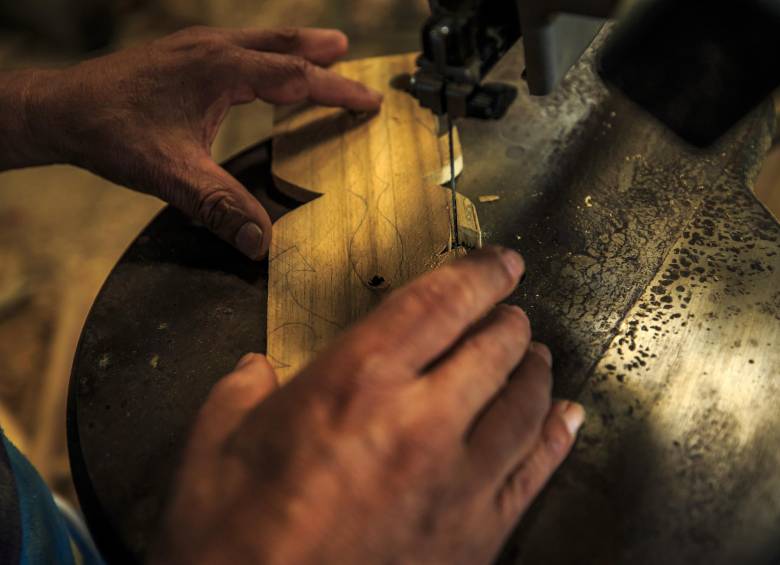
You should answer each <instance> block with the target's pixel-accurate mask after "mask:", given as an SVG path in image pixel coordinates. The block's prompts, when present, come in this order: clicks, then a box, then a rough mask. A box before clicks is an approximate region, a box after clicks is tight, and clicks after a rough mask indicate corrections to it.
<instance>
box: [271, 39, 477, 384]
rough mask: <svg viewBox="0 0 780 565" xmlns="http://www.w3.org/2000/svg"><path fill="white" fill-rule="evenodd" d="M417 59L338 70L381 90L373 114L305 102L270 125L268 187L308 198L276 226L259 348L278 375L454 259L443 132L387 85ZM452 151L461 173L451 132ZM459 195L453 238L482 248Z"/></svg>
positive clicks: (286, 375)
mask: <svg viewBox="0 0 780 565" xmlns="http://www.w3.org/2000/svg"><path fill="white" fill-rule="evenodd" d="M415 57H416V55H415V54H409V55H399V56H392V57H382V58H374V59H364V60H360V61H353V62H349V63H343V64H340V65H338V66H336V67H335V70H336V71H337V72H339V73H341V74H343V75H345V76H348V77H350V78H353V79H355V80H359V81H361V82H363V83H365V84H368V85H369V86H371V87H373V88H376V89H377V90H380V91H382V92H383V93H384V95H385V100H384V103H383V105H382V108H381V110H380V111H379V112H378V113H377V114H374V115H362V116H359V115H355V114H353V113H350V112H347V111H344V110H341V109H336V108H310V109H307V110H305V111H303V112H301V113H298V114H296V115H294V116H291V117H289V118H288V119H286V120H285V121H284V122H282V123H280V124H279V125H278V127H277V130H276V132H275V138H274V145H273V163H272V172H273V175H274V179H275V180H276V184H277V186H278V187H279V189H280V190H282V191H283V192H285V193H286V194H288V195H290V196H292V197H294V198H296V199H298V200H300V201H302V202H306V201H309V202H308V203H307V204H305V205H303V206H301V207H299V208H297V209H296V210H294V211H293V212H291V213H289V214H287V215H285V216H283V217H282V218H281V219H280V220H279V221H277V223H276V225H275V226H274V239H273V243H272V244H271V250H270V255H269V271H270V272H269V286H268V346H267V353H268V357H269V359H270V360H271V362H272V364H273V365H274V366H275V368H276V370H277V374H278V375H279V378H280V380H281V381H282V382H285V381H286V380H288V379H290V378H291V377H292V376H293V375H294V374H295V373H296V372H297V371H298V370H299V369H300V368H302V367H303V366H304V365H305V364H306V363H307V362H308V361H309V360H310V359H311V358H312V356H314V355H315V354H316V353H318V352H319V351H321V350H322V349H323V348H324V347H325V346H326V345H327V344H328V343H329V342H330V341H331V340H332V338H333V337H334V336H336V335H337V334H338V333H339V332H341V331H342V330H343V329H345V328H346V327H347V326H349V325H350V323H352V322H353V321H355V320H356V319H357V318H359V317H361V316H362V315H363V314H365V313H366V312H368V311H369V310H371V309H372V308H373V307H374V306H375V305H376V304H377V303H378V302H379V301H380V300H381V299H382V297H383V296H384V295H385V294H386V293H387V292H389V291H390V290H392V289H394V288H398V287H399V286H401V285H403V284H404V283H406V282H407V281H409V280H410V279H412V278H414V277H416V276H417V275H419V274H421V273H423V272H426V271H429V270H431V269H433V268H434V267H436V266H437V265H439V264H440V263H442V262H443V261H445V260H447V259H448V258H449V257H451V256H452V255H453V250H452V241H451V240H452V237H451V221H450V215H451V211H450V191H449V190H448V189H445V188H443V187H441V186H440V185H441V184H442V183H445V182H449V180H450V174H449V148H448V145H447V143H446V136H444V137H441V138H440V137H439V136H438V132H437V123H436V119H435V118H434V116H433V115H432V114H431V113H430V112H428V111H427V110H424V109H422V108H420V107H419V105H418V104H417V101H416V100H414V99H413V98H412V97H411V96H409V95H408V94H406V93H405V92H403V91H402V90H399V89H396V88H394V87H393V86H391V82H393V81H394V79H396V78H397V77H399V76H402V75H404V74H406V73H410V72H412V71H413V70H414V61H415ZM455 153H456V174H458V173H459V172H460V170H461V169H462V167H463V160H462V157H461V153H460V142H459V140H458V138H457V132H456V138H455ZM318 195H323V196H321V197H319V198H316V199H314V198H315V197H316V196H318ZM312 199H314V200H313V201H312ZM459 200H460V202H459V206H458V209H459V223H460V225H461V226H462V227H461V229H460V234H461V240H467V241H469V242H470V245H471V246H478V245H480V243H481V240H480V231H479V223H478V220H477V216H476V211H475V209H474V206H473V204H472V203H471V202H470V201H468V200H467V199H465V198H462V197H459Z"/></svg>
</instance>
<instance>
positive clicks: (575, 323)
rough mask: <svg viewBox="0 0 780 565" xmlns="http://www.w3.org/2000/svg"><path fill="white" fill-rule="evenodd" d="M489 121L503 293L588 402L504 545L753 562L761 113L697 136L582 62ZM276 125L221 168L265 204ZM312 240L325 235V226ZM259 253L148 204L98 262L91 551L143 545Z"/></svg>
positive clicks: (83, 466) (480, 165) (769, 490)
mask: <svg viewBox="0 0 780 565" xmlns="http://www.w3.org/2000/svg"><path fill="white" fill-rule="evenodd" d="M592 62H593V53H590V54H588V56H587V57H585V59H584V60H583V61H582V62H581V63H580V64H578V66H577V67H575V68H574V69H573V70H572V71H571V72H570V73H569V75H568V77H567V78H566V80H565V82H564V84H563V85H562V87H561V88H560V90H559V91H558V92H557V93H556V94H554V95H553V96H552V97H550V98H545V99H542V100H537V99H533V98H531V97H529V96H527V94H525V92H526V91H525V90H524V86H523V84H522V82H521V81H520V80H519V74H520V71H521V70H522V67H523V66H522V52H520V51H519V50H518V51H515V52H513V53H512V54H511V56H508V57H507V58H506V59H505V60H504V61H503V62H502V63H501V65H500V66H499V67H498V68H497V69H496V70H495V71H494V75H493V78H496V79H500V80H504V81H511V82H514V83H516V84H517V85H518V86H519V88H520V89H521V94H520V96H519V99H518V101H517V102H516V103H515V104H514V106H513V107H512V108H511V110H510V113H509V115H508V116H507V117H506V118H505V119H504V120H503V121H500V122H470V121H466V122H464V123H463V124H461V125H460V131H461V139H462V145H463V153H464V159H465V169H464V170H465V173H464V175H463V177H462V181H461V182H460V183H459V188H460V189H461V190H462V191H463V192H464V193H465V194H466V195H467V196H469V197H470V198H472V200H474V201H475V202H476V201H477V196H478V195H480V194H496V195H498V196H500V199H499V200H498V201H496V202H492V203H485V204H479V203H477V207H478V212H479V217H480V221H481V224H482V226H483V229H484V235H485V240H486V241H487V242H488V243H501V244H503V245H506V246H511V247H514V248H516V249H518V250H520V251H521V252H522V253H523V255H524V256H525V259H526V263H527V267H528V275H527V277H526V279H525V280H524V282H523V283H522V285H521V286H520V287H519V289H518V290H517V291H516V292H515V294H514V295H513V296H512V297H511V302H513V303H516V304H519V305H521V306H522V307H523V308H525V309H526V310H527V312H528V314H529V316H530V318H531V321H532V323H533V327H534V332H535V337H536V339H539V340H543V341H544V342H546V343H548V344H549V345H550V347H551V349H552V350H553V353H554V354H555V376H556V383H555V389H556V394H557V395H560V396H565V397H570V398H577V399H579V400H580V401H581V402H583V403H584V404H585V406H586V408H587V409H588V411H589V418H588V422H587V423H586V426H585V428H584V429H583V431H582V433H581V436H580V439H579V441H578V444H577V447H576V449H575V452H574V453H573V455H572V457H571V458H570V459H569V460H568V461H567V462H566V463H565V465H564V466H563V468H562V469H561V472H560V473H559V474H557V475H556V477H555V479H554V480H553V481H552V484H551V485H550V487H549V488H548V489H547V491H546V492H545V493H544V494H543V496H542V497H541V498H540V499H539V500H538V502H537V503H536V504H535V505H534V506H533V508H532V509H531V511H530V512H529V513H528V514H527V516H526V517H525V518H524V520H523V522H522V524H521V527H520V528H519V530H518V531H517V533H516V534H515V535H514V536H513V537H512V539H511V541H510V543H509V544H508V545H507V547H506V548H505V550H504V552H503V554H502V557H501V559H502V560H503V562H505V563H523V564H558V563H577V564H586V563H599V564H602V563H665V564H674V563H708V564H715V563H768V562H772V560H773V559H774V558H775V557H777V556H778V555H780V534H778V532H780V449H778V447H779V446H780V409H778V408H777V406H778V400H780V343H778V339H779V338H778V336H779V335H780V284H778V283H780V277H778V275H777V272H778V270H780V227H778V224H777V223H776V222H775V221H774V220H773V219H772V217H771V216H770V214H769V213H768V212H767V211H766V210H765V209H764V208H763V207H762V206H761V204H760V203H759V202H758V201H757V200H756V199H755V198H754V197H753V195H752V193H751V192H750V186H751V184H752V182H753V180H754V178H755V176H756V174H757V171H758V168H759V166H760V164H761V161H762V160H763V156H764V154H765V152H766V150H767V148H768V147H769V144H770V140H771V135H772V127H773V114H772V109H771V106H770V105H769V104H766V105H764V106H762V107H760V108H758V109H757V110H756V111H755V112H753V113H752V114H751V115H750V116H749V117H748V118H746V119H745V120H744V121H743V122H742V123H741V124H739V126H738V127H737V128H735V130H734V131H732V132H731V133H730V134H729V135H728V136H727V137H726V138H724V139H723V140H722V141H721V142H720V143H719V144H718V145H717V146H716V147H713V148H711V149H709V150H707V151H703V152H702V151H694V150H692V149H689V148H687V147H685V146H683V145H682V144H681V143H679V142H678V141H677V140H676V139H674V138H673V136H672V135H671V134H670V133H668V132H667V131H665V130H664V129H663V128H662V127H661V126H660V125H658V124H657V123H655V122H653V121H652V120H651V119H650V118H648V117H646V116H644V115H643V114H642V113H641V112H639V111H638V110H637V109H636V108H635V107H633V106H632V105H631V104H630V103H628V102H626V101H624V100H622V99H621V98H619V97H616V96H613V95H612V94H610V93H609V92H608V91H607V90H606V89H605V88H604V87H603V86H602V85H601V83H600V82H599V81H598V80H597V79H596V77H595V76H594V73H593V70H592ZM269 163H270V144H269V143H263V144H261V145H258V146H257V147H255V148H253V149H251V150H249V151H247V152H245V153H244V154H242V155H241V156H239V157H237V158H236V159H233V160H232V161H231V162H229V163H228V164H227V168H228V169H229V170H231V171H232V172H233V173H234V174H235V175H236V176H237V177H238V178H239V179H240V180H241V181H242V182H243V183H244V184H245V185H246V186H247V187H249V188H250V189H251V190H252V191H253V192H254V193H255V194H256V195H257V196H258V198H260V199H261V200H262V201H263V203H264V204H265V205H266V207H267V208H268V209H269V211H270V212H271V214H272V216H273V217H279V216H280V215H281V214H283V213H284V212H285V211H286V210H289V209H290V207H292V206H293V205H294V204H293V203H292V202H290V201H288V200H285V198H284V197H282V196H281V195H280V194H279V193H278V192H276V191H275V190H274V188H273V184H272V180H271V177H270V171H269ZM323 237H325V234H323ZM266 277H267V264H266V263H253V262H250V261H248V260H246V259H244V258H243V257H242V256H240V255H239V254H238V253H237V252H235V251H234V250H232V249H231V248H230V247H228V246H227V245H225V244H224V243H222V242H221V241H219V240H218V239H216V238H215V237H213V236H211V235H209V234H208V233H207V232H206V231H205V230H204V229H203V228H201V227H197V226H194V225H192V224H191V223H189V222H188V221H187V220H186V219H185V218H184V217H183V216H182V215H181V214H179V213H178V212H176V211H174V210H172V209H170V208H168V209H166V210H164V211H163V212H162V213H161V214H160V215H159V216H158V217H157V218H156V219H155V220H154V221H153V222H152V223H151V224H150V225H149V226H148V227H147V228H146V229H145V230H144V231H143V233H142V234H141V235H140V236H139V237H138V238H137V239H136V241H135V242H134V243H133V244H132V246H131V247H130V248H129V249H128V251H127V252H126V253H125V255H124V256H123V257H122V259H121V260H120V261H119V263H118V264H117V266H116V267H115V268H114V270H113V272H112V273H111V275H110V277H109V279H108V280H107V281H106V283H105V286H104V287H103V289H102V291H101V293H100V295H99V297H98V299H97V300H96V302H95V305H94V306H93V308H92V311H91V313H90V315H89V318H88V320H87V322H86V325H85V327H84V331H83V334H82V337H81V342H80V345H79V348H78V352H77V354H76V358H75V363H74V367H73V374H72V379H71V385H70V396H69V405H68V437H69V445H70V454H71V460H72V468H73V476H74V480H75V483H76V487H77V490H78V493H79V496H80V499H81V501H82V505H83V508H84V511H85V514H86V516H87V519H88V522H89V525H90V527H91V528H92V530H93V531H94V533H95V536H96V538H97V541H98V544H99V545H100V548H101V549H102V550H103V552H104V553H105V554H106V556H107V557H108V558H109V559H110V560H111V561H115V562H137V561H140V558H141V557H142V556H143V554H144V551H145V550H146V549H147V547H148V546H149V543H150V540H151V536H152V533H153V531H154V529H155V523H156V520H157V519H158V517H159V514H160V510H161V506H162V504H163V502H164V498H165V495H166V493H167V491H168V488H169V485H170V482H171V477H172V472H173V470H174V467H175V465H176V461H177V457H178V455H179V450H180V448H181V446H182V444H183V442H184V440H185V438H186V432H187V429H188V426H189V425H190V423H191V422H192V419H193V417H194V415H195V413H196V411H197V409H198V407H199V406H200V405H201V403H202V402H203V400H204V398H205V397H206V395H207V393H208V391H209V388H210V387H211V386H212V384H213V383H214V382H215V381H216V380H217V379H218V378H219V377H221V376H222V375H224V374H225V373H227V372H228V371H229V370H230V369H231V368H232V367H233V365H234V364H235V362H236V361H237V360H238V358H239V357H240V356H241V355H242V354H243V353H245V352H247V351H264V347H265V309H266V281H267V278H266Z"/></svg>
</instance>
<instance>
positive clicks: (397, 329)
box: [345, 247, 525, 372]
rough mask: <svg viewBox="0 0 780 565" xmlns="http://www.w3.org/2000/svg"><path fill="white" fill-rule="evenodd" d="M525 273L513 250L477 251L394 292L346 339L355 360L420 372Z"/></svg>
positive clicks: (521, 260)
mask: <svg viewBox="0 0 780 565" xmlns="http://www.w3.org/2000/svg"><path fill="white" fill-rule="evenodd" d="M524 271H525V263H524V262H523V259H522V257H521V256H520V255H519V254H518V253H516V252H515V251H512V250H510V249H505V248H502V247H487V248H485V249H481V250H479V251H474V252H472V253H470V254H469V255H467V256H466V257H464V258H462V259H459V260H457V261H454V262H453V263H450V264H448V265H445V266H443V267H440V268H439V269H437V270H435V271H433V272H431V273H428V274H426V275H423V276H422V277H420V278H418V279H417V280H415V281H413V282H411V283H410V284H408V285H407V286H405V287H403V288H401V289H399V290H397V291H396V292H394V293H393V294H391V295H390V296H389V297H388V298H387V300H385V301H384V302H383V303H382V304H380V305H379V306H378V307H377V308H376V309H375V310H374V311H373V312H372V313H371V314H369V315H368V316H367V317H366V318H364V319H363V321H362V322H359V323H358V324H357V325H355V326H354V327H353V328H352V329H351V330H350V331H349V332H348V334H347V336H345V338H346V339H348V340H349V341H350V344H351V346H352V347H351V349H352V351H353V352H354V353H355V354H356V355H357V356H366V357H368V358H372V359H377V358H382V357H383V358H386V359H387V360H388V361H392V362H394V363H396V364H401V365H402V366H403V367H405V368H407V369H408V370H411V371H414V372H419V371H421V370H423V369H424V368H425V367H426V366H428V365H429V364H431V363H432V362H433V361H435V360H436V359H438V358H439V357H441V355H442V354H444V353H445V352H446V351H447V350H448V349H449V348H450V347H451V346H452V345H453V344H454V343H455V341H456V340H458V338H460V337H461V336H462V335H463V334H464V332H465V331H466V330H467V329H468V328H469V327H470V326H471V325H472V324H473V323H474V322H476V321H477V320H479V319H480V318H481V317H482V316H483V315H484V314H485V313H486V312H488V311H489V310H490V308H492V307H493V306H494V305H495V304H496V303H497V302H499V301H500V300H502V299H504V298H506V297H507V296H508V295H509V294H510V293H511V292H512V290H513V289H514V288H515V286H516V285H517V283H518V281H519V280H520V277H521V276H522V274H523V272H524Z"/></svg>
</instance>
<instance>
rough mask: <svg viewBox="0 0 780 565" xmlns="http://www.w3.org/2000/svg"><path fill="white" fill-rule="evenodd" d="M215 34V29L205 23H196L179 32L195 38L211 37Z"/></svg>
mask: <svg viewBox="0 0 780 565" xmlns="http://www.w3.org/2000/svg"><path fill="white" fill-rule="evenodd" d="M213 34H214V30H213V29H211V28H210V27H208V26H204V25H194V26H189V27H186V28H184V29H183V30H181V31H180V32H179V35H182V36H189V37H194V38H201V37H209V36H212V35H213Z"/></svg>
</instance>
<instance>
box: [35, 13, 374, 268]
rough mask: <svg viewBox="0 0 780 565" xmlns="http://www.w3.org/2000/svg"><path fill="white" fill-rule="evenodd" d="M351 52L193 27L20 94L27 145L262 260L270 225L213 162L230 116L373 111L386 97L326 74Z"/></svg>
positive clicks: (329, 44) (282, 36)
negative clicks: (307, 108)
mask: <svg viewBox="0 0 780 565" xmlns="http://www.w3.org/2000/svg"><path fill="white" fill-rule="evenodd" d="M346 51H347V38H346V36H345V35H344V34H342V33H341V32H338V31H333V30H323V29H287V30H277V31H267V30H250V29H241V30H238V29H235V30H228V29H210V28H191V29H187V30H184V31H181V32H179V33H175V34H173V35H170V36H168V37H165V38H162V39H159V40H157V41H154V42H152V43H150V44H148V45H143V46H140V47H135V48H131V49H127V50H124V51H120V52H117V53H114V54H112V55H108V56H106V57H100V58H97V59H92V60H89V61H86V62H84V63H81V64H79V65H76V66H75V67H72V68H68V69H64V70H61V71H35V72H33V73H30V74H29V81H28V84H27V86H26V88H25V90H24V91H25V92H26V98H27V104H26V106H27V109H28V111H27V121H28V122H29V123H28V126H27V129H28V130H29V133H30V136H31V137H32V138H33V139H35V140H36V143H38V144H45V146H44V147H41V149H40V150H41V152H43V153H44V154H45V155H44V156H40V155H39V156H36V157H37V158H36V161H37V163H50V162H59V163H62V162H64V163H69V164H73V165H77V166H80V167H83V168H86V169H89V170H91V171H93V172H95V173H97V174H99V175H101V176H103V177H105V178H107V179H109V180H111V181H114V182H116V183H119V184H122V185H124V186H127V187H130V188H133V189H136V190H140V191H142V192H147V193H150V194H154V195H155V196H158V197H160V198H162V199H163V200H165V201H167V202H169V203H171V204H173V205H174V206H176V207H177V208H179V209H180V210H181V211H183V212H184V213H185V214H187V215H188V216H190V217H191V218H192V219H194V220H195V221H198V222H200V223H201V224H203V225H205V226H206V227H208V228H209V229H210V230H211V231H212V232H214V233H215V234H217V235H218V236H219V237H221V238H222V239H224V240H225V241H227V242H228V243H230V244H232V245H234V246H236V247H237V248H238V249H239V250H240V251H242V252H243V253H244V254H245V255H247V256H249V257H251V258H253V259H259V258H261V257H262V256H264V255H265V253H266V252H267V250H268V246H269V244H270V235H271V220H270V219H269V217H268V214H267V213H266V211H265V210H264V209H263V207H262V206H261V205H260V203H259V202H258V201H257V200H256V199H255V198H254V197H252V196H251V195H250V194H249V192H247V190H246V189H245V188H244V187H243V186H242V185H241V184H240V183H239V182H238V181H237V180H236V179H235V178H233V177H232V176H231V175H230V174H229V173H227V172H226V171H225V170H224V169H223V168H221V167H220V166H219V165H217V164H216V163H215V162H214V161H213V159H212V158H211V154H210V149H211V144H212V143H213V141H214V138H215V136H216V134H217V131H218V129H219V126H220V124H221V123H222V120H223V119H224V117H225V115H226V113H227V111H228V109H229V108H230V107H231V106H233V105H236V104H242V103H246V102H250V101H252V100H254V99H256V98H259V99H261V100H265V101H266V102H270V103H272V104H292V103H297V102H303V101H310V102H313V103H317V104H324V105H330V106H343V107H345V108H350V109H353V110H359V111H370V110H375V109H377V108H378V107H379V105H380V103H381V95H380V94H379V93H377V92H375V91H373V90H369V89H368V88H366V87H365V86H363V85H361V84H359V83H356V82H354V81H351V80H348V79H346V78H343V77H341V76H339V75H337V74H335V73H333V72H331V71H328V70H326V69H325V68H323V66H324V65H329V64H331V63H333V62H334V61H336V60H337V59H338V58H339V57H341V56H343V55H344V54H345V53H346Z"/></svg>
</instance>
